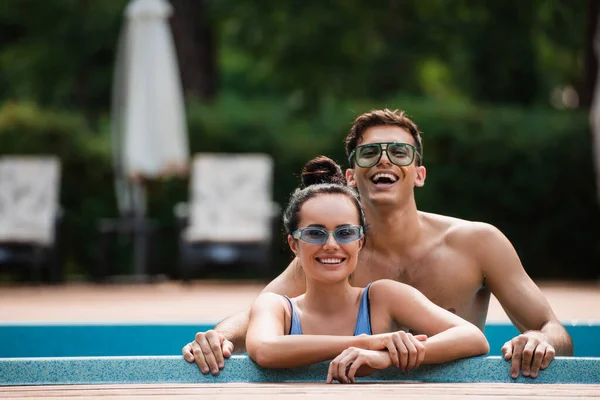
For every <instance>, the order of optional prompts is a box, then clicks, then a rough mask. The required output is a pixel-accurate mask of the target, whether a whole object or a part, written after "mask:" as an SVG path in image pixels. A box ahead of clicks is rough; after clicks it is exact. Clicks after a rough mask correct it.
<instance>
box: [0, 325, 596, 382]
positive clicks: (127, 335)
mask: <svg viewBox="0 0 600 400" xmlns="http://www.w3.org/2000/svg"><path fill="white" fill-rule="evenodd" d="M212 326H213V324H210V323H208V324H74V325H73V324H39V323H37V324H34V323H29V324H2V325H0V338H1V340H0V385H4V386H14V385H56V384H69V385H70V384H106V383H112V384H118V383H127V384H129V383H226V382H321V381H324V380H325V377H326V375H327V366H328V363H320V364H317V365H313V366H310V367H304V368H295V369H280V370H266V369H262V368H260V367H258V366H257V365H256V364H255V363H253V362H252V361H251V360H250V359H249V358H248V357H247V356H233V357H232V358H231V359H230V360H228V361H227V363H226V368H225V370H223V371H222V372H221V374H219V375H218V376H216V377H213V376H211V375H203V374H201V373H200V372H199V371H198V368H197V367H196V365H195V364H188V363H187V362H186V361H184V360H183V358H182V357H181V347H182V346H183V345H184V344H185V343H187V342H188V341H189V340H190V339H191V338H193V335H194V334H195V333H196V332H197V331H203V330H208V329H210V328H211V327H212ZM565 326H566V327H567V330H568V331H569V333H570V334H571V336H572V337H573V340H574V343H575V355H576V357H557V359H556V360H554V362H553V363H552V364H551V365H550V367H549V368H548V369H547V370H545V371H543V372H542V373H541V374H540V375H539V377H538V378H537V379H535V380H533V379H530V378H524V377H519V378H518V379H517V380H516V381H515V380H512V379H511V378H510V377H509V363H508V362H507V361H505V360H503V359H502V358H501V357H500V356H499V355H500V348H501V346H502V344H504V342H505V341H506V340H508V339H510V338H511V337H512V336H514V334H516V332H517V331H516V329H515V328H514V327H513V326H512V325H508V324H489V325H487V326H486V329H485V333H486V337H487V338H488V341H489V342H490V347H491V352H490V355H488V356H482V357H474V358H470V359H466V360H458V361H455V362H451V363H446V364H442V365H425V366H421V367H420V368H418V369H417V370H415V371H412V372H410V373H398V371H395V370H394V369H388V370H385V371H379V372H377V373H376V374H373V375H371V376H370V377H364V378H360V381H363V382H382V381H383V382H447V383H460V382H471V383H473V382H499V383H503V382H504V383H506V382H520V383H559V384H574V383H583V384H600V340H599V339H600V323H597V322H585V323H572V324H565Z"/></svg>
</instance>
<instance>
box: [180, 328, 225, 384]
mask: <svg viewBox="0 0 600 400" xmlns="http://www.w3.org/2000/svg"><path fill="white" fill-rule="evenodd" d="M232 352H233V343H231V342H230V341H229V340H227V339H225V337H224V336H223V335H221V334H220V333H219V332H217V331H214V330H212V329H211V330H208V331H206V332H198V333H196V339H195V340H194V341H193V342H191V343H188V344H187V345H185V346H184V347H183V349H181V353H182V354H183V358H184V359H185V360H186V361H187V362H189V363H192V362H194V361H195V362H196V364H197V365H198V368H200V371H202V373H203V374H208V373H209V372H210V373H212V374H213V375H217V374H218V373H219V370H221V369H223V368H224V367H225V360H224V358H229V357H231V353H232Z"/></svg>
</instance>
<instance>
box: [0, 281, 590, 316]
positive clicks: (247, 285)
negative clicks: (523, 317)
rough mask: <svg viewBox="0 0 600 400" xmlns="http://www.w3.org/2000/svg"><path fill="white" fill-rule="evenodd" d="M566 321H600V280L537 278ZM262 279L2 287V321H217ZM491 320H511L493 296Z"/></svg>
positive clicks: (243, 302)
mask: <svg viewBox="0 0 600 400" xmlns="http://www.w3.org/2000/svg"><path fill="white" fill-rule="evenodd" d="M538 284H539V286H540V287H541V289H542V291H543V293H544V294H545V295H546V297H547V298H548V300H549V301H550V304H551V305H552V307H553V309H554V311H555V313H556V314H557V316H558V318H559V319H560V320H562V321H571V320H596V321H600V307H599V306H600V282H594V283H587V284H583V283H565V282H561V283H556V282H539V283H538ZM262 287H263V284H262V283H256V282H221V281H198V282H194V283H192V284H189V285H184V284H181V283H179V282H163V283H157V284H137V285H135V284H134V285H131V284H128V285H126V284H113V285H93V284H81V283H76V284H68V285H61V286H38V287H32V286H19V287H13V286H0V293H2V295H1V296H0V320H1V321H64V322H111V321H120V322H126V321H136V322H137V321H150V322H160V321H165V322H198V321H217V320H220V319H222V318H225V317H227V316H228V315H231V314H232V313H236V312H238V311H240V310H243V309H244V308H246V307H248V306H249V305H250V304H251V302H252V300H253V299H254V298H255V297H256V296H257V294H258V293H259V292H260V290H261V289H262ZM488 321H508V317H507V316H506V314H505V313H504V311H503V310H502V307H500V305H499V303H498V301H497V300H496V299H495V298H492V301H491V304H490V310H489V314H488Z"/></svg>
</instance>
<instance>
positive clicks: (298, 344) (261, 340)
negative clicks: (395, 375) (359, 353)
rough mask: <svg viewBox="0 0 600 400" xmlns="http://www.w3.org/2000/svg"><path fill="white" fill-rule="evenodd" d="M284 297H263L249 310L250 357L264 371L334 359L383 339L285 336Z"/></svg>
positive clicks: (275, 295)
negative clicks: (350, 348) (344, 352)
mask: <svg viewBox="0 0 600 400" xmlns="http://www.w3.org/2000/svg"><path fill="white" fill-rule="evenodd" d="M285 301H286V300H285V298H283V297H281V296H280V295H277V294H274V293H263V294H261V295H260V296H259V297H258V298H257V299H256V300H255V301H254V304H253V305H252V308H251V310H250V322H249V325H248V333H247V335H246V348H247V350H248V355H249V356H250V358H252V359H253V360H254V361H255V362H256V363H257V364H258V365H260V366H261V367H265V368H294V367H300V366H305V365H311V364H315V363H318V362H321V361H326V360H331V359H332V358H334V357H336V356H337V355H339V354H340V353H341V352H343V351H344V350H345V349H347V348H348V347H361V348H369V346H371V347H374V346H378V345H379V343H383V342H384V340H382V339H381V337H380V336H382V335H378V337H379V338H378V341H377V342H376V341H375V340H373V339H374V337H373V336H366V335H361V336H329V335H286V334H285V318H286V308H287V305H286V304H285Z"/></svg>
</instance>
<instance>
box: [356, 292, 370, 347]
mask: <svg viewBox="0 0 600 400" xmlns="http://www.w3.org/2000/svg"><path fill="white" fill-rule="evenodd" d="M370 287H371V284H370V283H369V284H368V285H367V287H366V288H365V290H364V292H363V295H362V298H361V299H360V306H359V308H358V317H357V318H356V327H355V328H354V336H358V335H362V334H367V335H372V334H373V330H372V329H371V310H370V308H371V307H370V304H369V288H370Z"/></svg>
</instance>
